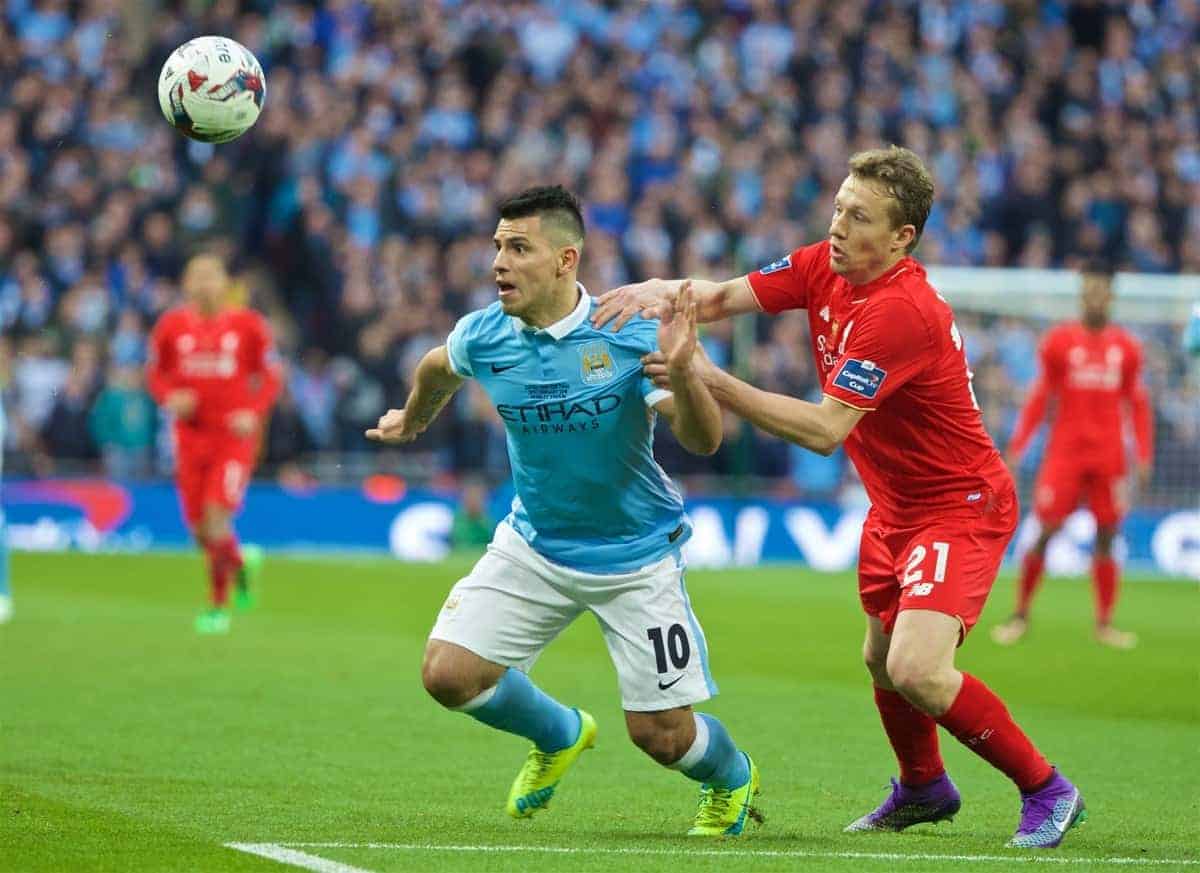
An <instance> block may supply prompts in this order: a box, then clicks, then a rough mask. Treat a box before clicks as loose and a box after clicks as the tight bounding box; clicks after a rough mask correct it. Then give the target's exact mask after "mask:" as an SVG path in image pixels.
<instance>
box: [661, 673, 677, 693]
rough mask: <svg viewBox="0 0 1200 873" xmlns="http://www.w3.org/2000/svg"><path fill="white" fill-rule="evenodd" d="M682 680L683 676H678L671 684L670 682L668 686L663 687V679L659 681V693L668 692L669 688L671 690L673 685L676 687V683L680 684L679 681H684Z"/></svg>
mask: <svg viewBox="0 0 1200 873" xmlns="http://www.w3.org/2000/svg"><path fill="white" fill-rule="evenodd" d="M682 678H683V676H682V675H679V676H676V677H675V678H674V679H672V680H671V681H670V682H668V683H667V684H666V685H663V681H662V680H661V679H659V680H658V690H659V691H666V690H667V689H668V688H670V687H671V686H672V685H674V684H675V683H676V682H678V681H679V680H680V679H682Z"/></svg>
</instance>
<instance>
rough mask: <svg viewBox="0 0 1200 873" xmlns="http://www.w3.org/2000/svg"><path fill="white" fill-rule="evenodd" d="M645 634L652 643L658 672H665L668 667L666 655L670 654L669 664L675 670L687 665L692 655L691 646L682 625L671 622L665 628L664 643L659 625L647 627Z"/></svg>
mask: <svg viewBox="0 0 1200 873" xmlns="http://www.w3.org/2000/svg"><path fill="white" fill-rule="evenodd" d="M646 636H648V637H649V638H650V642H651V643H653V644H654V660H655V661H656V662H657V666H658V672H659V673H666V672H667V670H669V669H670V667H668V666H667V656H668V655H670V657H671V664H672V666H674V667H675V669H676V670H682V669H683V668H684V667H686V666H687V664H688V659H690V658H691V656H692V646H691V643H689V642H688V638H687V631H685V630H684V629H683V625H681V624H673V625H671V626H670V627H669V628H667V638H666V643H665V644H664V643H663V630H662V628H661V627H652V628H650V629H648V630H647V631H646Z"/></svg>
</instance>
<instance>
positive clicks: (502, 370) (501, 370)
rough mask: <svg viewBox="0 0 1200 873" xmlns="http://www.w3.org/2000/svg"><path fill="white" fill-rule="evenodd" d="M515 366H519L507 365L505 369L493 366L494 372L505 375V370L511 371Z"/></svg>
mask: <svg viewBox="0 0 1200 873" xmlns="http://www.w3.org/2000/svg"><path fill="white" fill-rule="evenodd" d="M515 366H517V364H506V365H505V366H503V367H497V366H496V365H495V364H492V372H493V373H503V372H504V371H505V370H511V369H512V368H513V367H515Z"/></svg>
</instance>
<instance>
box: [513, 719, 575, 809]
mask: <svg viewBox="0 0 1200 873" xmlns="http://www.w3.org/2000/svg"><path fill="white" fill-rule="evenodd" d="M575 711H576V712H578V713H579V738H578V739H576V740H575V742H574V743H572V744H571V745H569V746H567V747H566V748H565V749H560V750H559V751H557V752H543V751H541V750H540V749H538V747H537V746H534V747H533V748H532V749H530V750H529V757H528V758H526V759H525V766H523V767H522V768H521V772H520V773H518V774H517V778H516V779H514V780H513V784H512V788H511V789H510V790H509V792H508V805H507V807H506V808H507V809H508V814H509V815H511V816H512V817H513V818H529V817H530V816H531V815H533V814H534V813H535V812H537V811H538V810H541V809H545V808H546V807H547V806H548V805H549V804H550V800H551V798H553V797H554V792H555V790H556V789H557V788H558V783H559V782H560V781H561V780H562V778H563V776H564V775H566V772H567V771H568V770H570V769H571V765H572V764H574V763H575V761H576V760H578V759H579V756H580V755H582V754H583V752H584V750H585V749H590V748H591V747H592V746H594V745H595V744H596V720H595V719H594V718H592V717H591V716H590V715H588V713H586V712H584V711H583V710H582V709H577V710H575Z"/></svg>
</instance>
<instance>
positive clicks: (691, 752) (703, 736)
mask: <svg viewBox="0 0 1200 873" xmlns="http://www.w3.org/2000/svg"><path fill="white" fill-rule="evenodd" d="M692 718H693V719H695V721H696V739H694V740H692V745H691V746H690V747H688V750H687V751H686V752H684V753H683V757H682V758H680V759H679V760H678V761H676V762H675V763H674V764H669V765H668V766H669V767H670V768H671V769H672V770H682V771H683V772H687V771H688V770H691V769H692V768H693V767H695V766H696V765H697V764H699V763H700V759H701V758H703V757H704V753H705V752H707V751H708V722H706V721H705V720H704V719H702V718H701V717H700V714H699V713H696V712H693V713H692Z"/></svg>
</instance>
